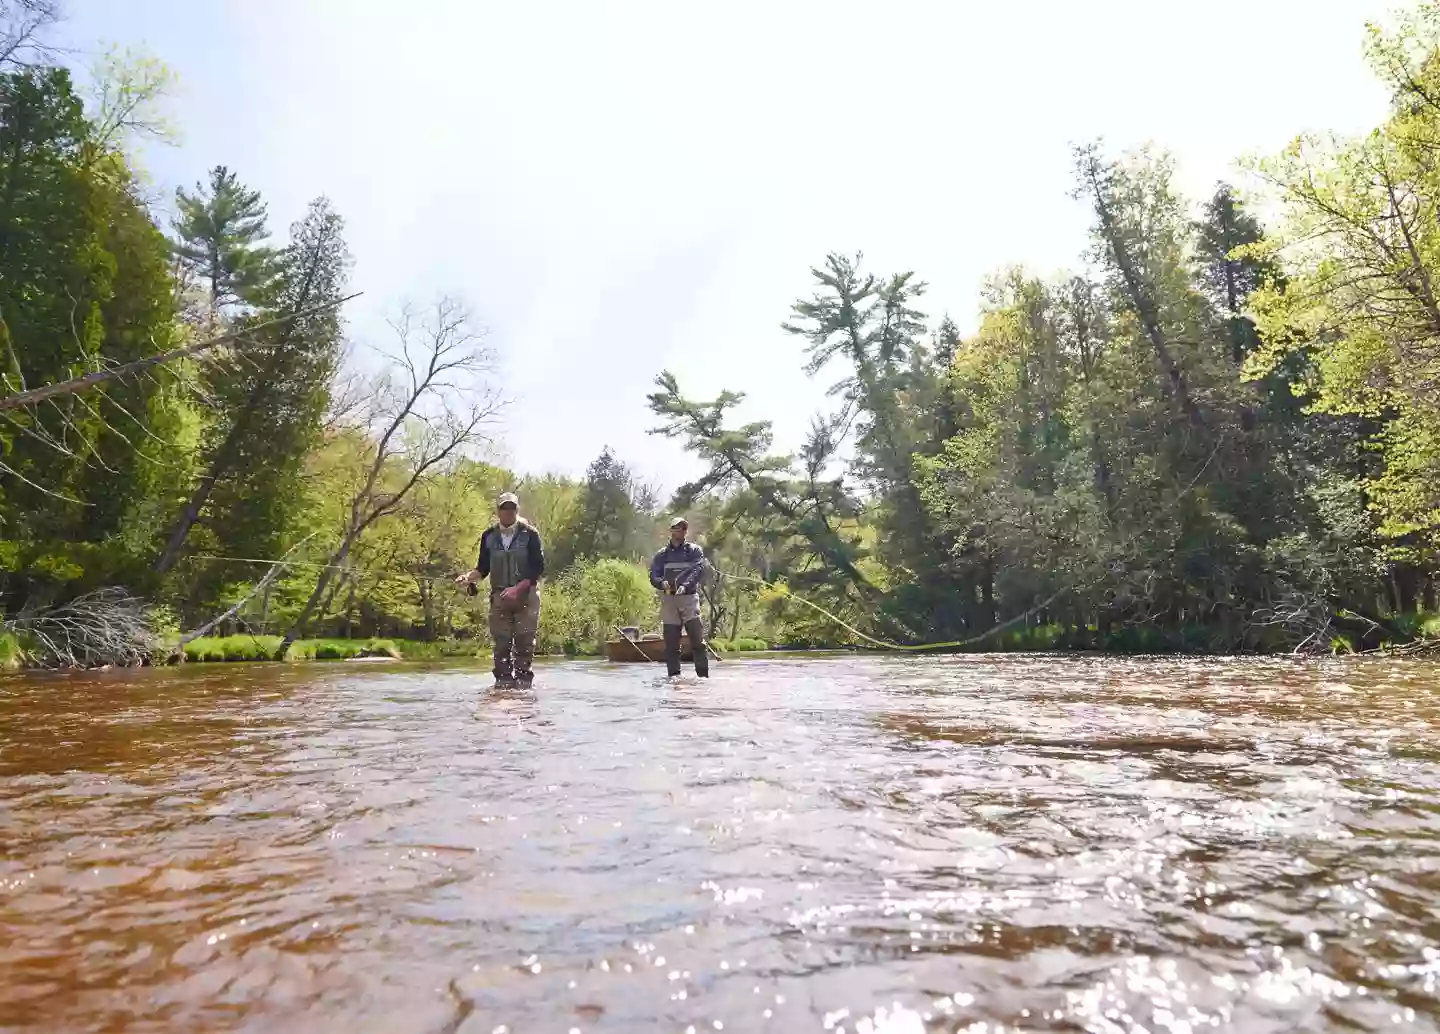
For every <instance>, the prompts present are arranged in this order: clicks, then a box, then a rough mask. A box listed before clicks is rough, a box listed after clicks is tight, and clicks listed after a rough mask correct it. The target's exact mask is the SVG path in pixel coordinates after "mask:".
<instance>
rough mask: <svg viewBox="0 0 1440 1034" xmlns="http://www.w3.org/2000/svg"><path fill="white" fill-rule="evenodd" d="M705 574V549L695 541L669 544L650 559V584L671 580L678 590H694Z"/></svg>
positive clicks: (658, 584)
mask: <svg viewBox="0 0 1440 1034" xmlns="http://www.w3.org/2000/svg"><path fill="white" fill-rule="evenodd" d="M704 575H705V551H704V550H703V549H701V548H700V547H699V546H697V545H695V543H693V542H685V543H682V544H681V545H679V546H671V545H667V546H666V547H665V548H664V549H662V550H661V551H660V552H658V553H656V554H655V559H653V560H651V561H650V584H651V585H653V586H655V588H657V589H659V588H661V585H660V583H661V582H663V581H666V580H669V582H670V584H671V585H672V586H673V587H674V589H675V591H676V592H694V591H695V588H696V586H698V585H699V584H700V579H701V578H702V577H704Z"/></svg>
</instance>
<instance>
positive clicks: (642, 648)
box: [605, 632, 695, 664]
mask: <svg viewBox="0 0 1440 1034" xmlns="http://www.w3.org/2000/svg"><path fill="white" fill-rule="evenodd" d="M637 647H638V649H637ZM605 659H606V660H607V661H619V662H621V663H624V662H627V661H628V662H629V663H631V664H644V663H645V662H647V661H649V662H652V663H660V662H663V661H664V660H665V640H664V639H662V638H661V637H660V636H658V635H654V634H651V635H647V636H643V637H641V636H634V637H632V638H631V639H629V640H626V639H619V638H616V639H607V640H606V641H605ZM680 659H681V660H682V661H690V660H694V659H695V651H694V649H693V648H692V647H691V646H690V636H689V635H688V634H687V633H685V632H681V633H680Z"/></svg>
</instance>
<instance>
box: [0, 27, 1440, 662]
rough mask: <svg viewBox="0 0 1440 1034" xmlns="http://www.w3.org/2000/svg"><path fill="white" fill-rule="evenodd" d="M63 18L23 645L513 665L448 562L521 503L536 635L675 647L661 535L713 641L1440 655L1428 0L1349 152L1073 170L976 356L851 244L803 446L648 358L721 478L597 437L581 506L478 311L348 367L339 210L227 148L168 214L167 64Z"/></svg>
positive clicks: (21, 409)
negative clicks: (656, 634) (1065, 250)
mask: <svg viewBox="0 0 1440 1034" xmlns="http://www.w3.org/2000/svg"><path fill="white" fill-rule="evenodd" d="M60 14H61V12H60V10H59V8H58V6H57V3H56V0H0V377H3V386H0V631H3V637H0V649H3V654H4V658H5V659H6V660H8V661H10V662H12V663H13V662H14V661H16V660H18V659H21V658H23V659H25V660H27V661H29V662H31V663H37V664H47V665H68V664H103V663H143V662H149V661H157V662H158V661H160V660H163V659H166V658H168V657H178V656H181V655H184V653H185V650H186V648H187V645H188V646H190V647H192V649H191V650H190V656H192V657H193V656H199V657H202V658H203V657H206V656H210V655H209V654H206V653H205V652H204V651H203V650H199V648H198V647H194V644H199V643H204V642H216V641H219V642H225V641H233V640H234V639H236V638H237V637H238V638H243V639H247V640H249V641H250V642H252V643H261V644H263V652H264V654H265V655H266V656H273V657H276V658H283V657H285V656H287V655H291V654H292V652H295V651H298V652H299V655H305V656H314V655H317V654H316V650H317V648H316V646H315V644H316V643H319V642H335V641H339V642H362V641H374V640H377V639H385V640H389V641H392V642H395V643H399V644H401V652H402V653H407V654H410V653H413V654H415V655H424V654H426V652H427V651H429V652H430V653H431V654H435V653H445V652H455V653H466V652H469V653H473V652H475V651H476V650H477V649H485V648H486V642H485V640H486V634H485V615H484V613H483V611H482V609H481V608H480V606H479V605H478V604H477V603H476V602H475V601H474V600H471V599H469V598H467V597H466V596H464V595H463V594H461V593H459V592H457V591H455V588H454V586H453V584H452V579H453V577H454V575H455V574H457V573H459V572H462V571H464V570H467V569H468V568H469V567H470V566H472V565H473V563H474V557H475V552H476V546H477V543H478V540H479V538H480V534H481V532H482V530H483V529H484V528H485V527H486V525H487V524H488V523H489V521H490V520H491V515H492V512H493V510H492V507H493V500H494V498H495V496H496V495H497V493H499V492H500V491H503V490H512V491H516V492H518V493H519V494H520V496H521V498H522V509H523V512H524V513H525V515H526V516H527V517H528V518H529V519H530V520H531V521H532V522H533V523H534V524H535V525H536V526H537V527H538V528H539V529H540V531H541V533H542V535H543V537H544V539H545V542H546V547H547V552H548V558H549V559H548V564H549V570H548V573H547V580H546V586H545V589H544V597H543V599H544V604H543V608H542V624H541V636H540V640H541V641H540V649H541V651H542V652H547V653H580V654H583V653H588V652H593V651H594V650H595V649H596V648H597V645H598V644H599V643H600V642H601V641H602V640H603V639H605V638H606V637H607V636H608V635H609V634H610V633H611V632H612V631H613V629H614V627H615V626H616V625H617V624H622V623H624V624H638V625H642V626H645V627H649V626H651V625H653V624H654V621H655V616H654V615H655V605H654V596H653V592H652V590H651V589H650V587H649V583H648V578H647V576H646V573H645V570H644V566H643V564H644V561H645V558H647V557H648V556H649V555H650V553H652V552H653V551H654V550H655V549H656V548H658V546H659V545H660V543H661V542H663V537H664V528H665V526H666V524H667V516H668V515H669V514H671V513H675V512H683V513H684V514H686V515H687V516H688V518H689V520H690V522H691V533H692V537H693V538H695V539H696V540H697V541H699V542H700V543H701V544H702V545H703V546H704V547H705V549H706V551H707V554H708V555H709V556H710V558H711V561H712V563H713V565H714V568H715V572H714V574H715V577H713V578H712V579H711V581H710V583H709V585H708V587H707V590H706V591H707V595H706V604H705V616H706V619H707V622H708V624H709V627H710V628H711V629H712V635H713V636H714V637H716V639H717V640H718V642H719V645H721V646H722V647H738V646H744V645H747V644H749V645H758V644H762V643H763V644H768V645H771V646H787V647H843V646H853V645H865V644H866V643H867V642H869V641H870V640H872V639H879V640H882V641H885V642H895V643H902V644H921V643H949V644H953V647H954V648H955V649H973V650H998V649H1084V650H1109V651H1126V652H1190V653H1235V652H1284V653H1328V652H1335V651H1344V652H1349V651H1356V650H1366V649H1374V648H1377V647H1380V646H1390V647H1396V646H1404V645H1406V644H1411V645H1414V646H1424V645H1426V644H1428V642H1429V641H1430V639H1431V638H1432V637H1436V636H1440V617H1437V616H1436V608H1437V601H1436V589H1437V585H1436V575H1437V556H1440V554H1437V548H1440V388H1437V377H1440V284H1437V279H1440V2H1436V0H1425V2H1423V3H1421V4H1419V5H1418V6H1415V7H1413V8H1411V9H1410V11H1409V13H1408V14H1406V15H1403V16H1401V17H1400V18H1398V19H1397V21H1396V23H1395V24H1393V25H1391V26H1388V27H1384V28H1381V27H1375V26H1371V27H1368V28H1366V29H1365V31H1366V33H1367V36H1366V54H1367V58H1368V61H1369V63H1370V66H1371V68H1372V69H1373V72H1374V74H1375V75H1376V76H1378V77H1380V78H1381V80H1383V82H1384V83H1385V84H1386V86H1387V88H1388V89H1389V91H1390V93H1391V97H1392V102H1391V105H1390V109H1389V113H1388V115H1387V116H1386V118H1385V120H1384V122H1383V124H1381V125H1379V126H1377V127H1375V128H1374V130H1373V131H1372V132H1370V133H1369V134H1367V135H1365V136H1363V137H1360V138H1355V139H1348V138H1332V137H1329V136H1314V137H1311V136H1304V137H1298V138H1296V139H1295V140H1294V141H1293V142H1292V143H1291V144H1290V145H1289V146H1288V147H1286V148H1285V149H1284V150H1283V151H1282V152H1280V153H1278V154H1274V155H1271V156H1268V157H1265V158H1262V159H1259V160H1255V161H1250V162H1247V163H1245V165H1244V167H1243V169H1242V170H1241V171H1242V172H1243V176H1241V177H1238V178H1237V183H1236V184H1219V185H1217V186H1216V188H1215V189H1214V192H1213V194H1211V196H1209V197H1202V198H1189V197H1184V196H1181V195H1180V193H1179V192H1178V191H1177V188H1176V186H1175V169H1174V162H1173V160H1172V159H1171V158H1170V157H1169V156H1168V155H1166V154H1165V153H1163V152H1161V151H1157V150H1141V151H1133V152H1127V153H1124V154H1111V153H1109V152H1107V151H1106V149H1105V148H1104V147H1103V146H1102V145H1101V144H1100V143H1098V142H1097V143H1092V144H1089V145H1086V146H1082V147H1079V148H1077V149H1076V150H1075V152H1074V155H1073V161H1074V168H1073V197H1074V200H1075V203H1076V204H1077V205H1081V206H1083V207H1084V209H1085V210H1086V211H1087V212H1089V213H1090V217H1091V220H1090V224H1091V225H1090V231H1089V236H1088V239H1086V240H1077V241H1076V242H1075V250H1076V254H1077V258H1076V262H1075V265H1074V268H1072V269H1070V270H1061V271H1035V270H1031V269H1028V268H1026V267H1024V266H1023V265H1005V266H1002V267H1001V268H999V269H997V271H996V272H995V273H994V274H993V275H992V276H991V277H990V278H989V279H988V281H987V282H986V284H985V285H984V289H983V293H982V307H981V312H980V314H979V319H978V325H977V329H976V330H975V332H974V333H972V334H969V335H966V334H963V333H962V332H961V331H960V330H959V328H958V327H957V325H956V323H955V322H954V321H953V320H952V319H950V318H949V317H947V316H945V315H944V314H934V313H931V312H928V311H927V310H926V308H925V295H926V290H927V286H926V283H925V282H924V280H923V279H922V277H921V275H920V274H919V273H918V272H915V271H908V270H907V271H901V272H887V271H875V270H870V269H867V268H866V267H865V265H864V264H863V262H862V259H861V257H860V255H858V254H856V255H849V254H830V255H826V256H824V257H823V259H822V260H821V261H819V262H817V264H816V266H815V268H814V269H812V270H811V271H810V280H811V285H810V287H809V288H808V292H807V293H806V294H805V295H804V296H803V297H801V298H799V299H797V300H796V301H795V303H794V305H793V306H792V308H791V310H790V311H789V312H788V313H776V318H777V322H780V323H781V325H782V326H783V330H784V332H785V333H786V335H787V336H788V338H789V340H791V341H793V344H794V353H793V354H794V361H795V362H796V363H797V364H800V365H802V366H803V368H804V369H805V371H806V372H807V373H808V374H810V375H812V376H814V377H817V378H824V379H825V381H826V383H827V384H830V385H831V387H830V391H829V398H830V399H831V400H832V405H831V407H830V409H829V411H828V412H825V413H822V414H819V415H817V416H816V417H815V418H814V421H813V424H812V427H811V430H810V432H809V434H808V435H807V437H806V438H805V440H804V441H803V443H801V444H800V446H799V448H798V449H797V450H794V451H786V450H785V449H784V448H782V447H781V446H779V445H777V443H776V442H775V441H774V435H773V432H772V429H771V426H770V425H769V424H768V423H766V422H749V423H744V422H740V421H739V420H738V419H737V418H736V416H735V408H736V406H737V405H738V404H739V403H740V402H741V401H742V399H743V396H742V395H741V394H740V393H738V392H735V391H722V392H720V393H719V394H718V395H716V396H715V397H712V398H694V397H691V396H689V395H687V394H686V392H685V390H684V386H683V385H681V384H680V383H679V382H678V380H677V379H676V378H675V377H674V376H673V375H672V374H670V373H669V372H665V371H657V373H656V376H655V380H654V385H653V391H652V393H651V394H650V396H649V407H650V410H651V414H652V416H653V426H654V432H653V433H654V434H656V435H657V436H661V437H664V438H669V439H672V440H674V441H676V442H678V443H679V444H680V445H682V446H683V447H684V449H685V450H686V451H687V453H688V454H689V455H690V456H691V457H692V458H693V460H694V470H695V472H696V473H695V476H694V478H693V480H691V481H690V482H689V483H687V484H684V485H682V486H680V487H679V488H678V489H677V490H675V491H674V493H673V494H668V495H667V494H666V493H664V492H662V490H661V487H660V486H656V485H652V484H646V483H644V482H643V481H642V480H641V479H639V478H637V477H636V476H635V474H634V473H633V470H632V468H631V467H630V466H629V465H627V463H626V462H625V460H624V459H623V458H622V457H618V456H616V455H615V454H614V453H613V452H612V451H611V450H610V449H608V448H607V449H605V450H604V451H603V452H602V453H601V455H599V456H598V457H595V458H594V459H593V462H591V463H590V465H589V467H588V469H587V471H586V473H585V475H584V476H583V477H580V478H569V477H565V476H561V475H556V474H546V473H535V472H526V471H518V470H507V469H503V467H501V466H499V465H496V464H495V463H493V462H490V459H491V458H493V457H494V456H496V455H499V452H498V449H497V447H498V445H499V444H500V443H501V440H502V439H501V436H502V435H503V431H504V413H505V402H506V395H505V391H504V385H503V384H501V383H499V378H498V376H497V365H496V362H495V355H494V352H493V350H492V348H491V346H490V345H489V344H488V343H487V341H486V338H485V336H484V334H483V333H482V332H481V330H480V329H479V323H478V320H477V317H476V315H475V314H473V313H472V312H471V311H470V309H469V306H468V305H467V303H466V302H465V301H464V300H463V299H459V298H439V299H437V300H434V301H430V302H427V303H423V304H407V303H405V302H404V300H398V299H397V300H393V301H394V305H393V311H394V314H395V315H394V318H393V319H392V321H391V327H390V334H389V336H388V338H387V339H385V340H377V341H365V342H352V341H351V339H350V338H349V336H348V333H347V324H346V306H347V304H349V303H350V302H351V300H352V297H353V294H354V287H353V285H352V284H351V275H350V274H351V269H352V258H351V255H350V252H349V250H348V247H347V244H346V226H345V220H344V214H343V213H341V212H339V211H336V210H335V208H334V206H333V205H332V204H331V203H330V201H328V200H327V199H326V198H324V197H318V198H316V199H315V200H314V201H313V202H312V203H311V204H310V206H309V208H308V210H307V211H306V212H305V213H304V214H303V215H302V216H301V218H299V219H298V220H297V221H295V222H294V223H293V224H292V225H291V226H289V227H286V228H278V227H276V226H273V225H272V224H271V219H270V217H269V213H268V209H267V205H266V201H265V199H264V198H263V197H262V196H261V195H260V194H259V193H258V192H257V191H255V190H253V189H251V188H250V187H248V186H247V185H246V183H245V179H244V175H243V170H240V169H231V168H229V167H226V166H217V167H215V168H214V169H213V170H212V171H211V172H210V174H209V175H208V177H207V178H206V179H204V180H203V181H202V182H199V183H196V184H194V185H193V186H190V187H187V188H182V189H180V190H178V191H177V192H176V193H175V194H174V195H173V197H153V196H150V194H149V193H148V191H147V188H146V187H145V184H144V178H143V176H141V175H140V174H139V172H138V164H137V161H138V159H137V157H136V156H137V154H138V151H139V146H140V144H141V143H142V142H143V141H144V140H146V139H147V138H150V137H156V136H163V135H164V134H165V133H166V132H167V131H168V130H167V123H166V121H165V117H164V110H165V96H166V91H167V90H168V89H169V88H170V86H171V83H172V78H173V77H172V75H171V73H170V72H169V71H168V70H167V69H166V67H165V66H164V65H163V64H161V63H159V62H157V61H155V60H153V59H149V58H135V57H127V56H123V55H116V54H111V55H106V56H104V57H102V58H101V59H99V60H98V61H96V63H95V66H94V68H93V69H92V70H91V71H90V73H89V74H88V75H87V76H78V75H77V73H76V72H75V70H74V69H72V67H70V66H69V65H68V64H66V63H65V62H64V61H62V60H60V57H59V55H57V53H56V52H55V51H53V50H52V49H51V48H50V47H49V46H48V45H47V38H48V37H47V33H48V32H49V31H50V30H51V29H52V28H53V26H54V24H55V21H56V19H58V18H59V17H60ZM1360 28H1361V27H1360V26H1357V29H1360ZM1262 213H1263V219H1262ZM1001 258H1002V259H1003V258H1004V257H1001ZM385 301H386V303H387V304H388V303H390V302H391V301H392V300H390V299H386V300H385ZM765 329H773V328H765ZM225 637H229V640H226V639H225ZM867 637H868V638H867ZM305 644H310V645H308V646H306V645H305ZM336 649H340V648H336ZM197 650H198V651H199V652H198V653H197V652H196V651H197ZM217 650H218V653H216V654H215V656H217V657H219V656H223V655H224V654H225V648H224V647H223V646H222V647H219V648H217ZM306 650H308V651H309V653H306V652H305V651H306ZM241 652H242V653H243V652H244V651H243V649H242V650H241ZM320 655H323V652H322V653H321V654H320Z"/></svg>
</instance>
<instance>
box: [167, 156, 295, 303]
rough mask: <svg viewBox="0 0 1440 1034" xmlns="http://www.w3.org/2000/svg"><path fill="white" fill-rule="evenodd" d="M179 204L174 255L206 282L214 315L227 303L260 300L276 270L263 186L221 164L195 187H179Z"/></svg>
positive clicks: (177, 200) (190, 271)
mask: <svg viewBox="0 0 1440 1034" xmlns="http://www.w3.org/2000/svg"><path fill="white" fill-rule="evenodd" d="M175 204H176V207H177V208H178V209H179V218H177V219H175V220H174V222H173V223H172V225H173V226H174V229H175V233H176V235H177V237H178V238H179V239H178V240H177V241H176V243H175V255H176V258H177V260H178V261H179V263H180V267H181V268H182V269H183V270H185V272H187V273H188V274H190V275H191V276H193V277H195V278H197V279H198V280H200V281H201V282H202V283H203V284H204V286H205V288H206V291H207V294H208V296H209V302H210V313H211V316H212V318H215V317H218V315H219V314H220V313H221V312H222V311H224V310H225V309H226V308H227V307H232V306H236V305H254V304H256V303H257V302H258V300H259V299H260V298H261V297H262V296H263V294H264V292H265V289H266V287H267V286H268V285H269V284H270V281H271V279H272V277H273V276H274V273H275V251H274V249H272V248H269V247H267V246H266V245H265V243H264V242H265V240H266V239H267V238H268V237H269V236H270V231H269V229H268V228H267V226H266V223H265V220H266V216H267V213H266V209H265V203H264V202H263V201H262V200H261V199H260V194H259V192H258V191H254V190H249V189H247V188H246V187H245V186H244V185H243V184H242V183H241V182H240V181H239V179H238V178H236V176H235V174H234V173H233V172H231V171H230V170H229V169H227V168H226V167H225V166H223V165H217V166H216V167H215V168H213V169H211V170H210V182H209V183H208V184H204V183H197V184H195V191H194V193H187V192H186V191H185V189H184V188H183V187H182V188H180V189H179V190H177V191H176V192H175Z"/></svg>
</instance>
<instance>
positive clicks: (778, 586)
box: [194, 554, 1064, 660]
mask: <svg viewBox="0 0 1440 1034" xmlns="http://www.w3.org/2000/svg"><path fill="white" fill-rule="evenodd" d="M194 559H196V560H228V561H231V562H234V563H239V564H267V565H276V566H283V567H305V568H309V569H311V570H326V569H333V570H337V571H339V570H344V566H343V565H341V564H313V563H306V562H304V561H299V560H260V559H257V558H254V557H233V556H218V555H213V554H202V555H197V556H196V557H195V558H194ZM701 564H704V565H706V566H710V565H709V562H708V561H703V560H702V561H700V563H699V564H695V565H692V568H691V569H693V568H694V567H698V566H700V565H701ZM712 569H714V568H713V567H712ZM714 570H716V573H717V574H719V575H720V577H721V578H729V579H732V580H734V581H737V582H741V583H743V584H747V585H755V586H758V587H759V588H761V589H764V590H766V591H767V592H771V593H774V594H775V595H776V596H780V597H783V598H785V599H788V600H794V601H795V602H796V603H800V604H803V605H804V606H806V607H809V608H810V609H811V610H813V611H815V612H816V613H817V614H820V615H821V616H823V617H825V618H827V619H829V620H830V621H831V622H833V623H834V624H836V625H837V626H839V627H840V628H843V629H844V630H845V631H847V632H849V633H850V634H851V635H853V636H855V637H856V638H857V639H863V640H864V641H865V642H867V643H871V644H873V645H874V646H875V647H876V648H878V649H881V650H892V651H895V652H899V653H924V652H927V651H930V650H953V649H958V648H961V647H965V646H973V645H975V644H977V643H981V642H984V641H985V640H986V639H989V638H990V637H991V636H993V635H995V634H996V633H998V632H1001V631H1003V630H1004V629H1006V628H1008V627H1009V626H1010V625H1012V624H1016V623H1018V622H1019V621H1020V620H1021V619H1022V618H1024V617H1026V616H1028V613H1029V612H1027V614H1022V615H1020V616H1019V617H1016V618H1012V619H1011V620H1010V621H1007V622H1004V623H1003V624H1000V625H997V626H996V627H994V628H992V629H991V630H990V631H988V632H985V633H983V634H982V635H978V636H972V637H971V638H969V639H957V640H954V641H952V642H945V643H918V644H907V643H896V642H892V641H889V640H885V639H877V638H875V637H874V636H872V635H868V634H867V633H865V632H862V631H861V630H860V629H858V628H856V627H855V626H854V625H852V624H850V623H849V622H848V621H846V620H844V619H843V618H841V617H839V616H837V615H835V614H833V613H831V612H830V611H828V610H826V609H825V608H824V607H822V606H820V605H819V604H818V603H812V602H811V601H810V600H807V599H806V598H805V597H804V596H801V595H799V594H798V593H795V592H792V591H791V590H790V588H789V586H787V585H785V584H784V583H783V582H767V581H766V580H765V579H763V578H752V577H750V576H748V575H741V574H724V573H722V572H720V571H719V570H718V569H714ZM408 577H411V578H415V579H417V580H419V581H426V582H444V583H453V582H454V579H453V578H451V577H450V576H448V575H444V576H440V575H409V576H408ZM466 591H467V593H468V594H469V595H471V596H474V595H476V594H477V593H478V592H479V589H478V587H477V586H476V585H475V583H474V582H470V583H468V584H467V586H466ZM1061 591H1062V592H1063V591H1064V590H1061ZM670 595H674V593H673V592H672V593H670ZM1058 595H1059V594H1058V593H1057V594H1056V596H1058ZM1054 599H1055V596H1052V597H1051V598H1050V599H1049V600H1046V601H1045V602H1046V603H1050V602H1053V601H1054ZM1037 609H1038V608H1037ZM626 638H627V639H628V638H629V637H628V636H627V637H626ZM631 642H633V640H631ZM705 648H706V649H707V650H709V651H710V655H711V656H712V657H714V658H715V659H716V660H721V659H722V658H721V656H720V654H719V653H718V652H717V651H716V649H715V648H714V647H713V646H711V645H710V643H709V641H708V640H707V641H706V642H705ZM636 649H639V647H636ZM646 660H649V657H648V656H647V657H646Z"/></svg>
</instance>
